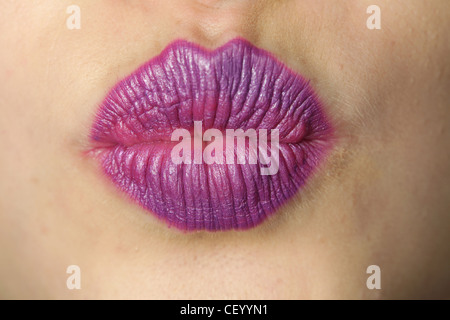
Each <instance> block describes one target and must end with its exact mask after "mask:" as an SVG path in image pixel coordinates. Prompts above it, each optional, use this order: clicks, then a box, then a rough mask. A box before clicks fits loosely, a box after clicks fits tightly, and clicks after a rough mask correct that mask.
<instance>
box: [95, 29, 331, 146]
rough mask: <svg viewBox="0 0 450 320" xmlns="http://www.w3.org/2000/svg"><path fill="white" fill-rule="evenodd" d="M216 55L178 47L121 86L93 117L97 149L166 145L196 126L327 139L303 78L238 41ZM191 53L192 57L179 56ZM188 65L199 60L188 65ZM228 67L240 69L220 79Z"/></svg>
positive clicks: (286, 139)
mask: <svg viewBox="0 0 450 320" xmlns="http://www.w3.org/2000/svg"><path fill="white" fill-rule="evenodd" d="M180 48H182V50H180ZM222 48H225V49H223V50H220V51H219V50H214V51H207V50H204V49H203V48H200V47H199V46H197V45H195V44H192V43H190V42H187V41H185V40H177V41H175V42H173V43H172V44H171V45H169V46H168V47H167V48H166V50H164V51H163V52H162V53H161V54H160V55H159V56H158V57H156V58H154V59H152V60H151V61H149V62H148V63H146V64H145V65H143V66H141V67H140V68H139V69H138V70H137V71H136V72H134V73H133V74H131V75H130V76H129V77H127V78H126V79H124V80H123V81H121V82H120V83H119V84H118V85H116V87H115V88H113V90H111V91H110V93H109V94H108V96H107V98H106V99H105V101H104V103H103V108H102V109H101V110H100V113H99V114H98V115H97V121H96V125H95V126H94V127H93V130H92V133H91V137H92V139H93V140H94V141H96V142H97V146H98V145H100V144H102V145H108V144H109V145H116V144H120V145H125V146H130V145H133V144H139V143H145V142H156V141H170V135H171V133H172V132H173V130H174V129H175V128H187V129H192V124H193V121H194V120H201V121H203V122H204V127H205V129H207V128H217V129H220V130H222V131H224V130H225V129H244V130H246V129H248V128H254V129H279V130H280V143H299V142H301V141H302V140H303V139H309V138H311V136H312V135H313V136H314V138H316V139H320V138H321V135H323V136H325V135H326V134H327V133H329V131H330V130H329V129H330V128H329V127H327V126H323V125H322V126H320V125H317V123H314V121H315V120H320V119H319V118H320V114H318V113H320V109H319V108H320V106H319V105H318V104H319V102H318V99H317V97H315V95H314V93H313V91H312V90H311V88H310V86H309V85H308V82H307V81H306V80H305V79H303V78H302V77H301V76H299V75H298V74H296V73H294V72H292V71H291V70H289V69H288V68H286V67H285V66H283V65H282V64H280V63H278V62H277V61H276V60H275V59H274V58H273V57H272V56H270V55H268V53H267V52H263V51H262V50H260V49H257V48H255V47H254V46H252V45H251V44H250V43H248V41H246V40H244V39H240V38H238V39H234V40H232V41H230V42H229V43H228V44H227V45H226V46H224V47H222ZM189 50H192V51H196V54H195V55H188V56H186V55H184V53H185V52H187V51H189ZM236 52H240V53H241V54H242V58H240V60H241V61H239V63H240V66H236V61H235V60H234V59H233V58H232V57H233V55H236ZM189 59H192V60H194V59H195V60H197V61H189V62H188V65H186V64H185V61H186V60H189ZM227 59H229V61H227ZM201 60H204V61H201ZM250 60H257V61H250ZM255 64H258V65H260V67H259V69H258V67H255ZM180 66H182V68H180ZM186 66H187V67H186ZM227 67H230V68H236V67H240V69H241V70H235V71H233V72H231V74H232V75H234V76H235V78H234V79H231V81H230V79H229V78H226V77H229V74H230V72H229V71H228V73H229V74H226V75H222V76H223V77H224V79H221V78H220V76H221V73H222V74H224V73H225V72H224V71H226V70H223V69H224V68H227ZM201 68H203V70H200V69H201ZM199 74H201V76H198V75H199ZM193 75H194V76H193ZM218 75H219V76H218ZM249 75H251V77H249ZM196 76H197V77H196ZM230 98H231V100H230ZM315 113H317V117H316V119H315V117H314V116H315Z"/></svg>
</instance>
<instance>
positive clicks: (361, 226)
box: [0, 0, 450, 299]
mask: <svg viewBox="0 0 450 320" xmlns="http://www.w3.org/2000/svg"><path fill="white" fill-rule="evenodd" d="M405 3H406V2H405V1H392V0H390V1H388V0H378V1H366V0H358V1H357V0H352V1H345V2H344V1H339V0H333V1H329V0H296V1H294V0H293V1H287V0H280V1H270V0H263V1H243V0H241V1H237V0H223V1H213V0H209V1H206V0H203V1H193V0H179V1H166V0H154V1H114V2H113V1H89V0H84V1H81V0H80V1H77V2H76V4H77V5H78V6H79V7H80V9H81V29H79V30H69V29H68V28H67V26H66V20H67V18H68V17H69V16H70V14H68V13H66V8H67V7H68V6H69V5H72V4H74V3H73V2H72V1H49V0H48V1H40V2H37V1H27V2H24V1H16V2H11V1H5V0H2V1H1V4H0V6H1V10H0V30H1V32H0V47H1V48H2V50H1V51H0V83H1V84H2V85H1V86H0V110H1V117H0V150H1V157H0V176H1V177H2V178H1V180H0V195H1V197H0V252H1V256H0V298H69V299H72V298H74V299H78V298H181V299H195V298H219V299H220V298H225V299H226V298H233V299H241V298H255V299H260V298H262V299H264V298H271V299H285V298H287V299H310V298H313V299H316V298H342V299H347V298H352V299H353V298H365V299H366V298H367V299H376V298H385V299H390V298H449V297H450V286H449V283H450V273H449V272H448V270H449V269H450V268H449V267H450V246H449V243H450V233H449V229H450V161H449V160H450V129H449V126H450V90H449V88H450V54H449V53H450V40H449V35H448V30H450V2H449V1H448V0H433V1H425V0H410V1H408V2H407V5H406V4H405ZM372 4H377V5H378V6H379V7H380V8H381V14H382V17H381V18H382V20H381V29H380V30H369V29H368V28H367V27H366V20H367V19H368V17H369V14H367V13H366V9H367V7H369V6H370V5H372ZM237 36H239V37H243V38H245V39H247V40H249V41H250V42H252V43H253V44H254V45H256V46H258V47H261V48H264V49H266V50H268V51H271V52H272V53H273V54H274V55H275V56H277V57H278V58H279V59H280V60H281V61H283V62H284V63H285V64H286V65H288V66H289V67H291V68H292V69H293V70H295V71H296V72H299V73H300V74H302V75H303V76H304V77H306V78H308V79H311V85H312V86H313V87H314V88H315V90H316V91H317V93H318V95H319V96H320V98H321V99H322V101H323V103H324V108H325V111H326V113H327V114H328V116H329V117H330V118H331V119H332V123H333V124H334V126H335V128H336V135H335V142H334V146H333V148H332V150H331V152H330V154H329V156H328V158H327V160H326V161H325V162H324V163H323V164H322V165H321V167H320V168H319V170H317V172H316V173H315V174H314V176H313V178H312V179H310V181H309V183H308V186H307V188H306V189H304V190H302V191H301V192H300V193H299V195H298V197H296V199H294V200H293V201H291V202H290V203H288V204H287V205H286V206H285V207H283V208H282V209H281V210H280V212H279V214H277V215H276V216H275V217H273V218H272V219H270V220H269V221H267V222H265V223H264V224H263V225H261V226H260V227H258V228H255V229H252V230H249V231H245V232H234V231H231V232H225V233H224V232H222V233H206V232H197V233H190V234H185V233H182V232H180V231H178V230H176V229H173V228H170V229H169V228H167V226H166V225H165V224H164V223H163V222H161V221H159V220H157V219H155V218H154V217H153V216H152V215H149V214H147V213H146V211H145V210H144V209H142V208H141V207H139V206H138V205H136V204H135V203H132V202H130V201H129V200H128V198H127V197H126V196H124V195H123V194H121V193H120V192H119V191H117V190H116V188H115V187H114V186H113V185H112V184H111V183H110V182H109V181H108V180H107V179H106V178H104V177H103V176H102V174H101V171H100V168H99V166H98V165H97V163H96V161H94V160H93V159H91V158H90V157H87V156H84V151H85V150H86V148H88V147H89V139H88V134H89V129H90V126H91V124H92V121H93V117H94V114H95V112H96V110H97V108H98V105H99V103H100V102H101V101H102V99H103V97H104V96H105V95H106V93H107V92H108V90H109V89H110V88H111V87H112V86H113V85H114V84H115V83H116V82H117V81H118V80H120V79H122V78H123V77H124V76H126V75H128V74H129V73H130V72H132V71H133V70H135V69H136V68H137V67H139V66H140V65H141V64H142V63H144V62H146V61H148V60H149V59H150V58H152V57H153V56H155V55H158V54H159V53H160V52H161V50H162V49H163V48H164V47H165V46H166V45H167V44H169V43H170V42H171V41H173V40H175V39H178V38H182V39H186V40H189V41H193V42H196V43H198V44H200V45H202V46H204V47H207V48H216V47H219V46H220V45H222V44H224V43H226V42H227V41H228V40H230V39H233V38H235V37H237ZM69 265H78V266H79V267H80V268H81V273H82V274H81V277H82V278H81V279H82V280H81V285H82V288H81V290H69V289H67V287H66V279H67V277H68V276H69V275H68V274H67V273H66V269H67V267H68V266H69ZM370 265H378V266H379V267H380V268H381V290H369V289H368V288H367V286H366V280H367V278H368V277H369V276H370V275H369V274H367V273H366V269H367V267H368V266H370Z"/></svg>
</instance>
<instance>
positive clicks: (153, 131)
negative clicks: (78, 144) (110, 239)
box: [91, 39, 333, 231]
mask: <svg viewBox="0 0 450 320" xmlns="http://www.w3.org/2000/svg"><path fill="white" fill-rule="evenodd" d="M176 130H178V131H176ZM180 130H181V132H184V133H185V134H186V135H187V136H186V139H187V140H184V141H183V142H184V146H190V145H192V146H193V148H192V151H186V149H184V151H181V153H180V141H181V140H178V139H181V135H176V138H177V139H176V141H174V139H173V134H174V132H180ZM233 130H234V131H235V132H236V131H239V130H240V132H246V133H249V132H250V133H251V132H253V133H255V134H254V135H250V134H249V135H248V136H247V138H248V139H247V141H245V142H244V144H243V145H242V144H241V147H239V146H231V147H230V146H229V145H227V144H225V142H226V140H227V139H226V138H228V136H229V135H228V132H232V131H233ZM332 131H333V130H332V127H331V125H330V123H329V121H328V120H327V118H326V116H325V114H324V112H323V110H322V107H321V104H320V102H319V100H318V98H317V97H316V95H315V93H314V92H313V90H312V88H311V87H310V85H309V84H308V82H307V81H306V80H305V79H304V78H302V77H301V76H300V75H298V74H296V73H294V72H293V71H292V70H290V69H289V68H288V67H286V66H285V65H284V64H282V63H281V62H279V61H278V60H277V59H276V58H275V57H274V56H273V55H272V54H270V53H268V52H267V51H264V50H262V49H259V48H256V47H255V46H253V45H252V44H250V43H249V42H248V41H246V40H243V39H234V40H232V41H230V42H228V43H226V44H225V45H223V46H222V47H220V48H218V49H216V50H213V51H211V50H207V49H205V48H202V47H200V46H198V45H195V44H193V43H190V42H187V41H184V40H178V41H175V42H173V43H172V44H170V45H169V46H168V47H167V48H166V49H164V51H163V52H162V53H161V54H160V55H159V56H157V57H155V58H153V59H151V60H150V61H149V62H147V63H146V64H144V65H143V66H141V67H140V68H139V69H138V70H136V71H135V72H133V73H132V74H131V75H129V76H128V77H127V78H125V79H124V80H122V81H120V82H119V83H118V84H117V85H116V86H115V87H114V88H113V89H112V90H111V91H110V92H109V93H108V95H107V97H106V98H105V100H104V101H103V103H102V105H101V107H100V109H99V111H98V113H97V116H96V119H95V122H94V125H93V127H92V131H91V140H92V143H93V146H94V148H93V150H92V152H93V154H94V155H95V156H96V157H97V158H98V159H99V161H100V163H101V166H102V168H103V170H104V172H105V173H106V175H107V176H108V177H109V178H110V179H111V180H112V181H113V183H114V184H115V185H116V186H117V187H118V188H119V189H120V190H122V191H123V192H125V193H126V194H128V195H129V196H130V197H131V198H132V199H133V200H135V201H136V202H137V203H139V204H140V205H141V206H142V207H144V208H145V209H147V210H149V211H150V212H151V213H153V214H154V215H155V216H157V217H158V218H159V219H161V220H163V221H165V222H166V223H167V224H168V225H170V226H175V227H176V228H179V229H182V230H187V231H196V230H209V231H219V230H230V229H248V228H252V227H255V226H257V225H259V224H260V223H261V222H263V221H264V220H265V219H266V218H268V217H269V216H271V215H272V214H274V213H275V212H276V211H277V209H278V208H280V206H281V205H283V204H284V203H286V201H288V200H289V199H290V198H292V197H293V196H294V195H295V194H296V193H297V192H298V191H299V189H300V188H301V187H302V186H304V185H305V183H306V181H307V179H308V178H309V177H310V176H311V174H312V173H313V171H314V169H315V168H316V167H317V166H318V165H319V164H320V162H321V160H322V159H323V158H324V157H325V155H326V151H327V149H328V148H329V147H330V140H331V137H332ZM271 132H272V133H273V132H276V135H274V134H272V135H271ZM208 133H213V137H212V138H211V134H208ZM191 134H192V135H191ZM202 134H205V135H204V136H203V139H202ZM220 134H223V137H226V138H223V139H219V136H220ZM199 135H200V142H199V140H198V139H199V137H198V136H199ZM188 136H191V137H192V138H191V140H189V139H188ZM205 136H207V138H209V139H207V138H205ZM252 137H257V138H258V137H267V140H268V141H267V145H266V146H265V148H262V147H261V144H257V143H252V140H251V138H252ZM274 137H276V138H277V139H278V141H277V142H278V143H276V141H274V140H273V139H274ZM230 141H233V139H231V140H230ZM242 141H243V140H241V142H242ZM191 142H192V143H191ZM211 143H215V146H216V147H217V148H216V149H214V151H213V152H212V156H218V155H219V154H220V155H222V154H223V155H224V158H223V159H224V160H225V161H216V162H214V161H213V162H211V161H201V159H202V151H204V150H205V149H206V150H208V151H207V153H209V152H210V151H211V149H212V148H210V147H211V146H210V147H208V145H209V144H211ZM220 148H223V152H219V151H221V150H219V149H220ZM199 149H200V150H199ZM262 149H264V152H266V158H265V159H263V158H264V157H262V158H261V157H258V154H259V155H264V152H261V150H262ZM174 150H175V151H174ZM230 150H231V151H234V154H233V152H230ZM244 153H245V155H246V156H247V157H248V158H250V157H251V155H255V157H254V158H253V159H252V160H253V161H247V162H245V161H244V162H242V161H239V160H237V161H232V159H231V158H230V157H231V156H232V155H233V157H236V159H239V157H242V156H243V154H244ZM174 154H176V155H177V156H180V157H181V158H180V157H179V158H178V160H177V161H174V159H173V156H174ZM210 155H211V154H210ZM225 155H226V156H225ZM275 155H276V157H275ZM183 157H184V158H183ZM186 158H188V160H189V159H190V160H192V161H181V159H184V160H186ZM267 158H269V159H271V161H267V160H268V159H267ZM194 160H195V161H194ZM262 160H265V161H262ZM255 162H256V163H255ZM268 172H269V174H268Z"/></svg>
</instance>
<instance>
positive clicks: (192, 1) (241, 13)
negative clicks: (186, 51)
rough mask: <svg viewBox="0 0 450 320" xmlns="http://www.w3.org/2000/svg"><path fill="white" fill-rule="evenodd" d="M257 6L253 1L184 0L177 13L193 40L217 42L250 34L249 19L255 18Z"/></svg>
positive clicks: (260, 0) (205, 42) (206, 42)
mask: <svg viewBox="0 0 450 320" xmlns="http://www.w3.org/2000/svg"><path fill="white" fill-rule="evenodd" d="M258 2H261V3H262V2H264V1H262V0H259V1H258ZM256 5H257V1H254V0H251V1H250V0H187V1H185V2H184V8H183V10H180V11H179V12H178V14H179V19H180V21H182V24H184V25H185V26H187V27H188V29H190V30H192V34H193V35H194V37H195V38H197V39H196V40H199V42H201V43H204V44H208V43H210V44H217V43H223V42H226V41H227V40H229V39H230V38H233V37H236V36H244V37H246V36H250V35H248V32H249V31H250V32H251V25H250V26H249V21H254V19H255V17H254V15H255V14H256V10H254V8H255V6H256Z"/></svg>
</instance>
